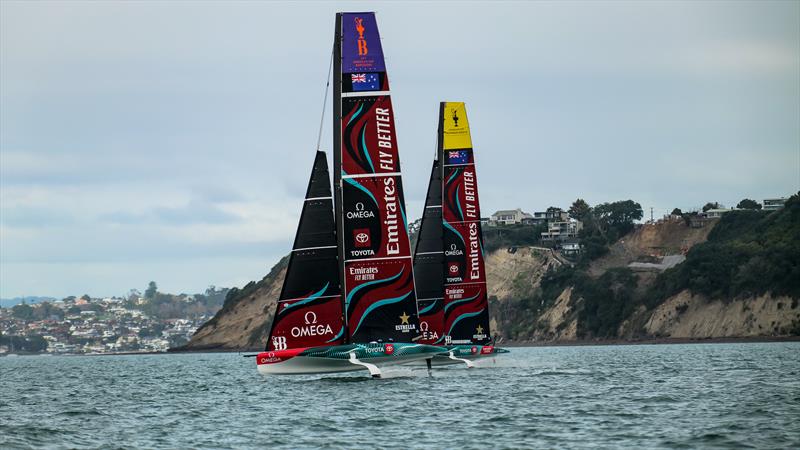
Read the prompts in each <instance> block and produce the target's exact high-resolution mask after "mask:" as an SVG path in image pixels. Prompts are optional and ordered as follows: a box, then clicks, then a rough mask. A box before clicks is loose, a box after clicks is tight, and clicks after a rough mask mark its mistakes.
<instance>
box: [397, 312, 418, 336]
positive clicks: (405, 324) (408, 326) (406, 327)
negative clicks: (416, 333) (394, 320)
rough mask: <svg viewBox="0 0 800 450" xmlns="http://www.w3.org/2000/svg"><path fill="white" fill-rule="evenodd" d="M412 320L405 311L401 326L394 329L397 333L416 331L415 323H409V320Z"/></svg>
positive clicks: (401, 317)
mask: <svg viewBox="0 0 800 450" xmlns="http://www.w3.org/2000/svg"><path fill="white" fill-rule="evenodd" d="M410 318H411V316H409V315H408V314H406V312H405V311H403V315H401V316H400V325H395V326H394V329H395V330H396V331H402V332H403V333H408V332H409V331H411V330H416V329H417V327H416V326H414V324H413V323H408V319H410Z"/></svg>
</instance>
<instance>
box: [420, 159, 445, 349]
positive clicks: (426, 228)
mask: <svg viewBox="0 0 800 450" xmlns="http://www.w3.org/2000/svg"><path fill="white" fill-rule="evenodd" d="M443 239H444V236H443V228H442V168H441V166H440V165H439V160H434V161H433V168H432V169H431V179H430V182H429V183H428V195H427V196H426V197H425V210H424V211H423V212H422V223H421V224H420V227H419V237H418V239H417V247H416V248H415V249H414V278H415V280H416V285H417V297H418V298H417V310H418V314H419V328H420V332H421V334H422V337H421V338H420V340H419V341H418V342H420V343H423V344H441V343H442V342H444V336H445V331H444V297H443V294H444V251H443V249H444V242H443Z"/></svg>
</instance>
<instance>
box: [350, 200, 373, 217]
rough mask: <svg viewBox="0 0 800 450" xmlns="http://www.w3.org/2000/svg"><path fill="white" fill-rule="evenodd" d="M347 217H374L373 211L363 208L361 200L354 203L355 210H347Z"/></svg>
mask: <svg viewBox="0 0 800 450" xmlns="http://www.w3.org/2000/svg"><path fill="white" fill-rule="evenodd" d="M347 218H348V219H374V218H375V213H374V212H372V211H369V210H366V211H365V210H364V204H363V203H361V202H358V203H356V210H355V211H347Z"/></svg>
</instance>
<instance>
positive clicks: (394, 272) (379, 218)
mask: <svg viewBox="0 0 800 450" xmlns="http://www.w3.org/2000/svg"><path fill="white" fill-rule="evenodd" d="M336 19H337V21H336V40H335V49H334V51H335V55H334V74H335V77H337V78H336V79H334V102H333V103H334V148H335V151H334V186H335V189H336V191H335V199H334V200H335V202H336V217H337V231H338V232H339V235H338V236H339V242H340V246H341V247H340V252H341V253H340V259H341V260H342V261H343V262H344V264H343V266H342V267H341V269H342V282H343V290H342V295H343V296H344V301H345V317H346V323H347V329H348V337H349V339H348V340H349V342H369V341H377V340H390V339H391V340H396V341H406V342H408V341H411V340H414V339H416V338H417V337H418V335H419V323H418V320H417V314H416V313H417V304H416V293H415V290H414V273H413V268H412V261H411V251H410V244H409V239H408V226H407V223H406V214H405V202H404V199H403V186H402V183H401V177H400V160H399V158H398V156H399V154H398V151H397V139H396V137H395V128H394V109H393V108H392V100H391V97H390V95H389V80H388V77H387V73H386V67H385V64H384V60H383V49H382V48H381V41H380V36H379V34H378V27H377V23H376V21H375V14H374V13H371V12H367V13H339V14H337V15H336Z"/></svg>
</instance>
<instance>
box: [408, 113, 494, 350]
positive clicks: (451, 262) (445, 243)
mask: <svg viewBox="0 0 800 450" xmlns="http://www.w3.org/2000/svg"><path fill="white" fill-rule="evenodd" d="M480 218H481V214H480V205H479V202H478V182H477V178H476V175H475V158H474V154H473V150H472V139H471V137H470V131H469V122H468V120H467V112H466V109H465V106H464V103H460V102H442V103H441V105H440V108H439V130H438V145H437V160H436V161H435V162H434V166H433V173H432V174H431V184H430V185H429V187H428V198H427V200H426V202H425V212H424V214H423V219H422V224H421V226H420V240H419V243H418V245H417V249H416V254H415V272H416V275H417V277H418V279H419V280H421V283H420V285H421V286H422V285H423V284H422V280H424V287H421V288H420V299H421V300H420V302H419V315H420V317H421V319H420V320H421V326H422V328H423V338H424V340H423V341H422V342H425V343H437V342H439V340H440V339H442V337H443V338H444V343H445V344H487V343H489V342H490V335H491V334H490V330H489V305H488V302H487V294H486V271H485V268H484V263H483V233H482V231H481V220H480ZM437 219H438V220H437ZM437 251H438V252H439V253H438V254H437ZM437 263H438V264H439V266H438V267H437V266H436V264H437ZM435 277H440V278H439V282H438V283H437V282H436V281H435V280H434V278H435ZM423 292H424V294H423ZM440 298H442V300H439V299H440Z"/></svg>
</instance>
